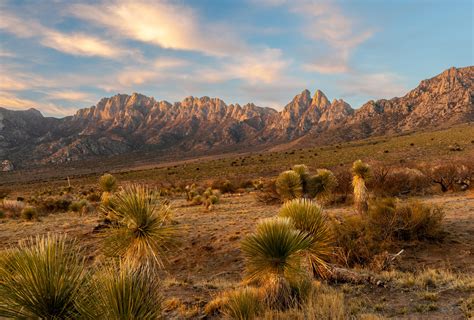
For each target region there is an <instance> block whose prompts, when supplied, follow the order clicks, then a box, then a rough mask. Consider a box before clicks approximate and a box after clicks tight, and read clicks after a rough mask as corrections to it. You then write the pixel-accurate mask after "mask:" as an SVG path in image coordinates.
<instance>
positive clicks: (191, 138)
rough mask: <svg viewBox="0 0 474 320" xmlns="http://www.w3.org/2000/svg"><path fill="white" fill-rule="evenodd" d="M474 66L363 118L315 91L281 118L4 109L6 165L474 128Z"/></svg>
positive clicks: (177, 105) (0, 128) (214, 109)
mask: <svg viewBox="0 0 474 320" xmlns="http://www.w3.org/2000/svg"><path fill="white" fill-rule="evenodd" d="M473 92H474V67H472V66H470V67H464V68H454V67H453V68H450V69H447V70H445V71H443V72H442V73H441V74H439V75H437V76H435V77H432V78H430V79H426V80H422V81H421V82H420V84H419V85H418V86H417V87H416V88H415V89H413V90H411V91H409V92H408V93H407V94H405V95H404V96H403V97H395V98H392V99H380V100H377V101H373V100H371V101H368V102H366V103H365V104H363V105H362V106H361V107H360V108H359V109H353V108H352V107H351V106H350V105H349V104H348V103H347V102H345V101H344V100H342V99H333V100H332V101H330V100H329V99H328V98H327V97H326V95H325V94H324V93H323V92H322V91H321V90H316V91H315V93H314V95H313V96H311V92H310V91H309V90H307V89H305V90H303V91H302V92H301V93H300V94H298V95H296V96H295V97H294V98H293V99H292V100H291V101H290V102H289V103H288V104H287V105H286V106H285V107H284V108H283V109H282V110H281V111H276V110H274V109H272V108H264V107H259V106H256V105H255V104H253V103H248V104H245V105H243V106H241V105H239V104H229V105H227V104H226V103H225V102H224V101H223V100H221V99H219V98H210V97H207V96H204V97H201V98H197V97H192V96H189V97H186V98H184V99H183V100H182V101H181V102H174V103H170V102H167V101H164V100H163V101H157V100H155V98H153V97H147V96H144V95H142V94H139V93H133V94H132V95H126V94H118V95H115V96H112V97H110V98H102V99H101V100H100V101H99V102H98V103H97V104H96V105H95V106H91V107H89V108H84V109H80V110H78V111H77V112H76V113H75V114H74V115H73V116H68V117H65V118H61V119H57V118H52V117H44V116H43V115H42V114H41V113H40V112H39V111H38V110H36V109H28V110H22V111H13V110H8V109H5V108H0V160H9V161H11V162H12V163H13V164H14V166H15V167H28V166H32V165H38V164H48V163H62V162H67V161H72V160H81V159H87V158H89V157H91V156H108V155H119V154H126V153H127V152H132V151H139V150H145V149H146V150H160V151H163V150H165V151H169V152H175V153H180V152H187V151H201V152H205V151H207V150H216V149H219V148H225V147H235V149H242V150H244V149H245V148H249V147H254V146H262V148H264V147H273V146H275V145H278V144H284V143H288V142H291V141H295V140H298V141H299V143H301V144H311V143H312V144H315V143H320V144H322V143H327V142H331V141H345V140H354V139H361V138H366V137H369V136H373V135H383V134H396V133H400V132H407V131H413V130H416V129H422V128H436V127H443V126H446V125H450V124H457V123H464V122H470V121H474V107H473V105H474V102H473V101H474V93H473Z"/></svg>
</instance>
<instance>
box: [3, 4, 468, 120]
mask: <svg viewBox="0 0 474 320" xmlns="http://www.w3.org/2000/svg"><path fill="white" fill-rule="evenodd" d="M473 10H474V9H473V1H471V0H451V1H449V0H446V1H440V0H430V1H428V0H352V1H349V0H346V1H337V0H324V1H316V0H313V1H311V0H293V1H291V0H241V1H237V0H236V1H230V0H227V1H226V0H200V1H197V0H194V1H184V0H182V1H132V0H104V1H58V0H56V1H53V0H51V1H47V0H44V1H36V2H35V1H18V0H17V1H8V0H6V1H5V0H3V1H1V2H0V106H1V107H6V108H9V109H27V108H30V107H35V108H37V109H39V110H40V111H42V112H43V113H44V114H45V115H49V116H57V117H61V116H64V115H71V114H73V113H74V112H75V110H77V109H78V108H84V107H89V106H91V105H94V104H95V103H96V102H97V101H98V100H99V99H100V98H101V97H104V96H112V95H114V94H117V93H129V94H130V93H132V92H139V93H143V94H145V95H149V96H154V97H155V98H156V99H157V100H168V101H171V102H173V101H180V100H182V99H183V98H184V97H186V96H190V95H193V96H211V97H220V98H222V99H224V101H226V102H227V103H228V104H230V103H240V104H245V103H247V102H254V103H256V104H257V105H260V106H263V107H273V108H276V109H281V108H282V107H283V106H284V105H285V104H286V103H287V102H288V101H290V100H291V99H292V97H293V96H294V95H296V94H298V93H299V92H301V91H302V90H303V89H309V90H310V91H311V92H314V91H315V90H316V89H320V90H322V91H323V92H325V93H326V95H327V96H328V98H329V99H331V100H332V99H335V98H337V99H339V98H343V99H344V100H346V101H347V102H349V103H350V104H351V105H352V107H354V108H358V107H360V106H361V104H362V103H364V102H366V101H367V100H369V99H379V98H391V97H394V96H401V95H403V94H405V93H406V92H407V91H408V90H409V89H412V88H414V87H415V86H416V85H417V84H418V83H419V81H421V80H422V79H425V78H429V77H432V76H435V75H436V74H438V73H440V72H442V71H443V70H444V69H446V68H449V67H451V66H456V67H462V66H468V65H473V59H474V58H473V50H474V49H473V46H474V45H473V41H474V40H473V15H474V13H473Z"/></svg>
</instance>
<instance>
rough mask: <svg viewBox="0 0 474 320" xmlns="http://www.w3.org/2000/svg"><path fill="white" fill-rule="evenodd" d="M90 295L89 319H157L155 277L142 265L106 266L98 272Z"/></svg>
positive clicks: (157, 293)
mask: <svg viewBox="0 0 474 320" xmlns="http://www.w3.org/2000/svg"><path fill="white" fill-rule="evenodd" d="M92 287H93V288H94V290H93V292H94V294H93V295H91V297H90V301H89V302H90V305H91V306H92V309H93V311H92V312H91V313H90V315H89V316H90V317H91V318H93V319H123V320H128V319H137V320H138V319H159V318H161V312H162V307H161V302H162V296H161V294H160V285H159V281H158V278H156V277H154V276H153V274H152V273H148V272H146V269H135V268H133V266H130V265H128V264H121V265H120V267H113V266H112V267H106V268H105V269H104V270H103V271H101V272H99V273H98V274H97V275H96V277H95V279H94V283H93V286H92Z"/></svg>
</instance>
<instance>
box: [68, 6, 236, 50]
mask: <svg viewBox="0 0 474 320" xmlns="http://www.w3.org/2000/svg"><path fill="white" fill-rule="evenodd" d="M70 13H71V14H72V15H74V16H75V17H77V18H79V19H83V20H87V21H89V22H92V23H94V24H96V25H99V26H103V27H106V28H107V29H109V30H110V31H111V32H112V33H113V34H118V35H119V36H121V37H128V38H129V39H134V40H138V41H141V42H145V43H151V44H154V45H158V46H160V47H162V48H165V49H176V50H188V51H198V52H201V53H204V54H206V55H211V56H228V55H231V54H234V53H236V52H239V51H240V50H242V49H243V47H244V46H245V44H244V43H243V42H242V41H241V40H240V39H239V38H238V37H237V36H236V34H234V33H233V32H232V30H231V29H230V28H228V27H227V26H225V25H222V24H218V23H204V22H202V21H200V20H199V18H198V15H197V14H196V12H195V11H194V10H193V9H191V8H190V7H185V6H182V5H178V4H175V3H169V2H167V1H154V2H149V1H127V0H125V1H112V2H102V4H99V5H96V4H94V5H89V4H76V5H73V6H71V10H70Z"/></svg>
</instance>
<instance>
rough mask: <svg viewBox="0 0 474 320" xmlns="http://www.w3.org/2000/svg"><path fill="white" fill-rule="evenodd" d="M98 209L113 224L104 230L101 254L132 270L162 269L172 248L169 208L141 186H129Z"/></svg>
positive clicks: (173, 227)
mask: <svg viewBox="0 0 474 320" xmlns="http://www.w3.org/2000/svg"><path fill="white" fill-rule="evenodd" d="M111 202H112V205H111V206H109V207H102V210H103V211H105V214H106V215H107V216H108V217H110V219H112V221H113V222H114V223H113V224H112V227H111V228H107V229H104V230H105V234H104V235H105V241H104V243H103V248H104V251H105V253H106V254H107V255H110V256H118V257H120V258H121V259H122V260H123V261H125V262H126V263H129V264H130V265H131V266H133V267H135V268H140V267H147V268H148V269H150V270H153V269H156V268H162V267H163V266H164V262H165V253H166V251H167V250H168V249H169V248H170V246H172V244H173V243H174V240H175V235H176V226H175V225H173V224H172V223H171V214H172V213H171V209H170V206H169V205H165V204H163V203H162V202H161V201H160V199H159V198H158V197H157V196H156V193H154V192H152V191H151V190H150V189H148V188H147V187H145V186H140V185H129V186H126V187H125V188H124V189H123V190H121V191H120V192H119V193H117V194H116V195H115V196H114V197H113V198H112V200H111Z"/></svg>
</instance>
